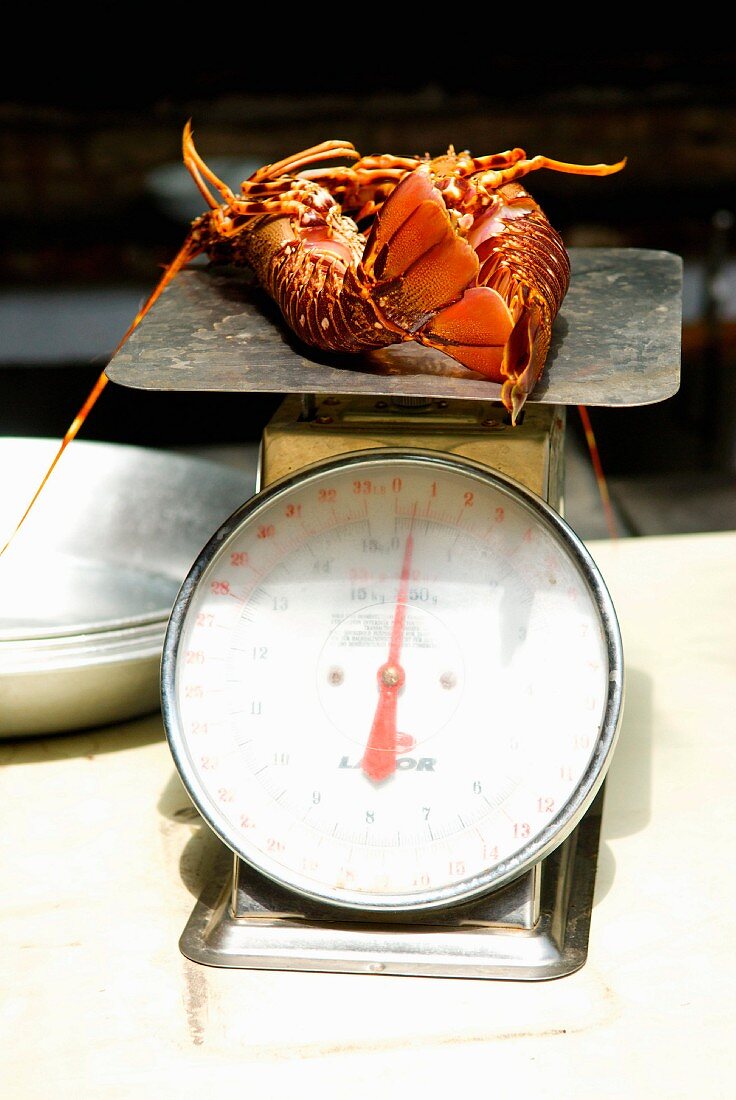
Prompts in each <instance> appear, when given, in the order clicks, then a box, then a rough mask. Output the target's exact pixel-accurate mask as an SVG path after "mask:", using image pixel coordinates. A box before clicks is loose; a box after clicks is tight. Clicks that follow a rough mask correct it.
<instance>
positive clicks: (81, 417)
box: [0, 241, 202, 557]
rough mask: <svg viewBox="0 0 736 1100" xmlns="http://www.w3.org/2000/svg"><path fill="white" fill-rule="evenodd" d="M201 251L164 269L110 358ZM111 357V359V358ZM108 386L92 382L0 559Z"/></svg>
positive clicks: (190, 249) (188, 247)
mask: <svg viewBox="0 0 736 1100" xmlns="http://www.w3.org/2000/svg"><path fill="white" fill-rule="evenodd" d="M201 251H202V248H201V246H199V245H197V246H196V247H195V245H194V244H193V243H192V242H191V241H187V242H186V244H185V245H184V247H183V248H182V249H181V250H180V252H179V253H178V254H177V255H176V256H175V257H174V259H173V260H172V261H171V263H170V264H169V265H168V266H167V267H166V269H165V271H164V273H163V275H162V276H161V278H160V279H159V281H158V283H157V285H156V287H155V288H154V290H153V291H152V292H151V294H150V295H149V297H148V298H147V300H146V302H145V303H144V305H143V306H141V308H140V309H139V310H138V312H137V313H136V315H135V317H134V318H133V320H132V322H131V324H130V325H129V326H128V328H127V330H126V332H125V334H124V335H123V337H122V339H121V340H120V342H119V343H118V344H117V346H116V348H115V350H114V351H113V353H112V356H114V355H117V353H118V352H119V351H120V349H121V347H122V346H123V344H124V343H125V342H126V340H127V339H128V338H129V336H130V334H131V333H132V332H133V331H134V330H135V329H136V328H137V327H138V325H139V324H140V323H141V321H142V320H143V318H144V317H145V316H146V314H147V313H148V311H149V309H150V308H151V306H152V305H153V304H154V302H155V301H156V299H157V298H158V297H159V295H160V294H161V293H162V291H163V290H165V289H166V287H167V286H168V285H169V283H170V282H171V280H172V279H173V278H174V276H175V275H176V273H177V272H178V271H180V270H181V268H182V267H184V266H185V264H187V263H189V261H190V260H192V259H194V257H195V256H196V255H198V254H199V253H200V252H201ZM112 356H111V357H110V358H112ZM107 383H108V377H107V375H106V374H105V371H103V372H102V374H101V375H100V377H99V378H98V379H97V381H96V382H95V384H94V386H93V387H92V389H91V390H90V392H89V394H88V395H87V398H86V400H85V402H84V404H83V405H82V407H81V409H80V410H79V412H78V413H77V415H76V416H75V417H74V419H73V420H72V422H71V424H70V425H69V427H68V428H67V430H66V434H65V436H64V438H63V439H62V441H61V444H60V445H59V449H58V451H57V452H56V454H55V455H54V458H53V460H52V462H51V465H50V466H49V468H48V470H47V471H46V473H45V475H44V478H43V481H42V482H41V484H40V485H39V486H38V488H37V489H36V492H35V493H34V494H33V496H32V498H31V501H30V503H29V504H28V507H27V508H26V510H25V512H24V513H23V515H22V516H21V517H20V519H19V520H18V523H17V525H16V527H15V530H14V531H13V533H12V534H11V536H10V538H9V539H8V541H7V542H6V543H5V544H4V546H2V547H1V548H0V557H2V556H3V554H4V553H5V551H6V550H7V549H8V547H9V546H10V544H11V542H12V541H13V539H14V538H15V536H16V535H17V534H18V532H19V531H20V529H21V527H22V526H23V524H24V523H25V521H26V519H27V518H28V516H29V514H30V512H31V509H32V508H33V506H34V505H35V503H36V501H37V500H38V498H39V496H40V495H41V493H42V491H43V489H44V486H45V485H46V482H47V481H48V480H49V478H50V477H51V475H52V473H53V472H54V469H55V468H56V464H57V462H58V461H59V459H60V458H61V456H62V455H63V453H64V451H65V450H66V448H67V447H68V446H69V444H70V443H71V441H72V440H73V439H74V438H75V437H76V435H77V432H78V431H79V429H80V428H81V427H82V425H83V424H84V422H85V420H86V419H87V417H88V416H89V414H90V412H91V411H92V409H93V407H94V406H95V405H96V403H97V399H98V397H99V396H100V394H101V393H102V391H103V390H104V388H105V386H106V385H107Z"/></svg>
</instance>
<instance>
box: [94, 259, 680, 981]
mask: <svg viewBox="0 0 736 1100" xmlns="http://www.w3.org/2000/svg"><path fill="white" fill-rule="evenodd" d="M570 259H571V264H572V281H571V286H570V290H569V292H568V294H567V297H566V298H565V301H564V303H563V306H562V309H561V310H560V313H559V315H558V317H557V318H556V321H555V325H554V330H553V338H552V345H551V350H550V354H549V357H548V360H547V365H546V367H545V370H544V373H543V374H542V376H541V378H540V380H539V382H538V384H537V386H536V388H535V390H534V392H533V393H532V395H531V396H530V398H529V400H528V403H527V406H526V407H525V419H524V423H523V425H521V426H520V427H517V428H511V427H510V425H509V424H508V422H507V417H505V413H504V410H503V408H502V407H501V406H500V404H499V403H500V392H501V388H500V386H499V385H497V384H495V383H492V382H489V381H488V380H485V379H482V378H480V377H479V376H478V375H477V374H475V373H474V372H472V371H469V370H466V369H465V368H463V367H462V366H460V365H459V364H457V363H455V362H454V361H453V360H451V359H449V358H448V357H447V356H445V355H442V354H441V353H439V352H435V351H432V350H431V349H427V348H424V347H421V346H420V345H418V344H414V343H409V344H404V345H396V346H393V347H389V348H386V349H384V350H382V351H380V352H374V353H371V354H367V355H362V356H337V355H326V354H322V353H319V352H316V351H314V349H310V348H307V347H305V346H304V345H302V344H301V343H300V342H299V341H298V340H297V339H296V338H295V337H294V336H293V334H292V333H291V332H290V330H289V329H288V328H287V326H286V325H285V324H284V323H283V322H282V320H281V317H280V314H279V312H278V310H277V308H276V307H275V305H274V303H273V302H272V301H271V300H270V299H269V298H268V297H267V295H265V294H264V293H263V292H262V291H261V290H260V289H259V288H258V287H257V286H255V285H253V283H252V281H251V280H250V279H249V277H248V275H247V274H246V273H244V272H242V271H233V270H232V269H222V268H219V269H216V268H210V267H206V266H192V267H190V268H188V269H186V270H184V271H183V272H181V273H180V274H179V275H178V276H177V277H176V279H174V281H173V282H172V283H171V285H170V286H169V287H168V288H167V289H166V290H165V291H164V293H163V294H162V296H161V298H160V299H159V300H158V302H157V303H156V304H155V306H154V307H153V308H152V309H151V311H150V313H149V314H147V316H146V317H145V319H144V320H143V321H142V323H141V324H140V325H139V326H138V328H137V329H136V330H135V331H134V333H133V335H132V336H131V337H130V339H129V340H128V341H127V343H126V344H125V345H124V347H123V348H122V349H121V350H120V351H119V352H118V353H117V354H116V355H115V357H114V358H113V359H112V361H111V363H110V364H109V366H108V368H107V374H108V376H109V377H110V379H111V380H112V381H114V382H116V383H120V384H122V385H125V386H130V387H133V388H138V389H154V390H161V391H168V390H184V391H223V392H249V391H250V392H268V393H282V394H286V395H289V396H287V398H286V401H285V402H284V404H283V406H282V408H281V410H280V412H279V413H277V414H276V416H275V417H274V420H273V421H272V423H271V424H270V425H269V426H268V428H267V429H266V431H265V432H264V439H263V446H262V449H261V452H262V453H261V471H260V484H261V485H262V486H264V485H269V484H270V483H272V482H275V481H278V480H279V478H281V477H282V476H285V475H291V474H293V473H294V471H298V470H299V469H300V468H301V467H304V466H306V465H308V464H310V463H313V462H321V461H324V460H329V459H330V458H332V457H334V456H335V455H337V456H340V455H344V454H345V453H346V452H350V451H355V450H361V449H363V448H367V447H396V446H408V447H412V446H413V447H420V448H427V447H429V448H434V449H435V450H436V451H438V452H439V453H441V454H455V455H458V456H460V457H461V458H464V459H466V460H470V461H471V462H477V463H479V464H481V465H483V466H485V467H490V468H492V469H494V470H498V471H499V472H500V473H501V474H507V475H510V476H511V477H513V478H515V479H516V481H518V482H521V483H522V484H523V485H525V486H526V487H527V488H528V489H531V490H532V491H533V492H534V493H536V494H537V495H538V496H539V497H541V498H542V499H543V500H544V501H546V502H547V504H549V505H550V506H551V507H552V508H553V509H555V510H557V511H560V512H561V511H562V491H561V485H562V461H561V455H562V440H563V435H564V419H565V416H564V406H567V405H578V404H582V405H591V406H617V405H618V406H635V405H646V404H651V403H654V402H658V401H662V400H665V399H666V398H668V397H671V396H672V395H673V394H674V393H676V392H677V389H678V387H679V380H680V341H681V299H682V262H681V260H680V258H679V257H678V256H676V255H674V254H672V253H668V252H662V251H650V250H643V249H571V250H570ZM297 395H301V401H300V400H299V398H298V396H297ZM335 395H340V396H339V397H337V396H335ZM395 399H396V400H395ZM407 399H409V400H407ZM412 399H413V400H412ZM489 429H502V430H499V431H490V430H489ZM602 804H603V787H601V789H600V791H599V793H598V795H597V796H596V798H595V801H594V802H593V803H592V805H590V807H589V808H588V810H587V812H586V813H585V815H584V816H583V818H582V820H581V821H580V822H579V823H578V824H577V825H576V827H575V829H574V831H573V832H572V834H570V835H569V836H568V837H567V838H566V839H565V840H564V841H563V842H562V843H561V844H560V845H559V846H558V848H557V849H555V850H554V851H552V852H551V854H549V855H547V856H545V858H544V859H543V860H542V861H541V862H540V863H539V864H537V865H535V866H534V867H533V868H532V869H531V870H530V871H528V872H526V873H525V874H524V875H523V876H521V877H519V878H517V879H516V880H515V881H512V882H510V883H508V884H507V885H505V886H503V887H501V888H500V889H498V890H496V891H494V892H492V893H490V894H487V895H486V896H484V897H482V898H480V899H478V900H476V901H473V902H472V903H470V904H468V905H462V906H459V907H458V906H454V907H452V908H451V909H448V910H447V911H446V913H443V914H440V915H439V917H438V915H437V913H434V914H431V915H427V916H426V917H422V918H421V919H416V916H415V918H414V919H413V920H406V919H402V918H401V917H399V918H398V919H393V918H392V919H389V920H385V919H384V920H382V921H380V922H379V921H373V920H365V919H364V920H360V919H357V918H356V916H355V914H351V913H349V912H348V913H346V912H341V911H340V910H335V909H332V910H331V911H330V910H329V909H328V910H327V911H325V908H324V906H323V907H322V908H321V909H320V908H319V907H317V908H315V905H314V903H310V902H309V900H308V899H305V898H299V897H297V896H296V895H294V894H292V893H290V892H289V891H287V890H284V889H283V888H282V887H280V886H278V885H276V884H274V883H273V882H271V881H269V880H267V879H264V877H263V876H262V875H260V874H259V873H258V872H256V871H254V870H253V869H252V868H250V867H249V866H248V864H246V863H245V862H243V861H242V860H241V859H240V858H239V857H238V856H237V855H236V856H235V858H234V864H233V857H232V856H229V857H228V852H227V849H226V848H225V847H224V846H223V849H222V858H220V859H219V860H218V861H216V865H213V868H212V879H211V881H210V883H209V884H208V886H207V888H206V889H205V891H204V893H203V895H202V897H201V898H200V900H199V902H198V903H197V905H196V907H195V909H194V911H193V913H192V916H191V918H190V920H189V922H188V924H187V927H186V929H185V930H184V933H183V935H182V938H181V941H180V947H181V950H182V952H183V953H184V954H185V955H186V956H187V957H188V958H190V959H192V960H194V961H196V962H200V963H205V964H208V965H212V966H223V967H235V968H238V967H243V968H263V969H273V968H279V969H301V970H324V971H349V972H354V973H365V974H369V973H373V974H376V973H384V974H422V975H428V976H454V977H460V976H463V977H480V978H505V979H523V980H539V979H547V978H555V977H560V976H562V975H564V974H569V973H572V972H573V971H575V970H577V969H578V968H579V967H580V966H582V965H583V963H584V962H585V959H586V956H587V945H588V934H589V927H590V920H591V913H592V907H593V893H594V885H595V871H596V863H597V854H598V845H599V831H600V823H601V812H602Z"/></svg>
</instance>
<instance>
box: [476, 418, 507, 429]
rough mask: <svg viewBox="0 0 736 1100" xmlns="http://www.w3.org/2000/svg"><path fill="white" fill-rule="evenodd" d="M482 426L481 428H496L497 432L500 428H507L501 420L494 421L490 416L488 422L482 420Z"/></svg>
mask: <svg viewBox="0 0 736 1100" xmlns="http://www.w3.org/2000/svg"><path fill="white" fill-rule="evenodd" d="M480 426H481V428H495V429H496V430H497V431H498V429H499V428H505V427H506V425H505V424H503V423H502V422H501V421H500V420H494V419H493V417H490V416H489V418H488V419H487V420H482V421H481V424H480Z"/></svg>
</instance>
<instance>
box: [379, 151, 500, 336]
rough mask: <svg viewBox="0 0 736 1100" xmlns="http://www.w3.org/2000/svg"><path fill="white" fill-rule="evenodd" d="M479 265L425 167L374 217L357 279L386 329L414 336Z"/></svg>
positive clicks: (407, 179) (473, 275) (469, 280)
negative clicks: (362, 285)
mask: <svg viewBox="0 0 736 1100" xmlns="http://www.w3.org/2000/svg"><path fill="white" fill-rule="evenodd" d="M478 267H479V265H478V257H477V256H476V254H475V252H474V251H473V249H472V248H471V247H470V245H469V244H468V242H467V241H465V240H464V239H463V238H462V237H460V236H459V235H458V234H457V232H456V230H455V227H454V224H453V222H452V219H451V217H450V215H449V213H448V211H447V208H446V206H445V203H444V200H443V198H442V195H441V194H440V192H439V191H438V190H437V188H436V187H435V186H434V185H433V183H432V180H431V177H430V175H429V172H428V170H427V169H426V168H424V167H421V168H418V169H417V170H416V171H415V172H412V173H411V174H410V175H408V176H406V177H405V179H404V180H402V182H401V183H400V184H399V186H398V187H397V188H396V189H395V191H394V192H393V193H392V194H391V195H390V196H389V198H388V199H387V200H386V202H385V203H384V205H383V207H382V208H381V210H380V211H379V213H378V214H377V215H376V219H375V221H374V223H373V227H372V229H371V233H370V236H369V237H368V241H367V243H366V248H365V252H364V255H363V261H362V263H361V265H360V268H359V272H358V277H359V279H361V281H362V282H363V284H364V287H365V288H366V290H367V292H368V293H369V295H370V298H371V300H372V302H373V304H374V307H375V308H376V312H377V314H378V315H379V317H380V318H381V320H382V321H383V322H384V323H386V324H387V327H391V328H393V329H394V330H395V331H396V332H397V333H399V334H401V336H403V337H404V338H411V337H413V336H414V334H415V333H416V332H417V331H418V330H419V329H420V328H421V327H422V326H423V325H424V324H426V323H427V321H429V320H430V319H431V318H432V317H433V316H434V314H436V313H437V312H438V310H441V309H442V308H443V307H445V306H447V305H449V304H450V303H452V302H455V301H457V300H458V299H459V298H460V297H461V296H462V294H463V292H464V290H465V288H466V287H467V286H469V285H470V284H471V283H473V282H475V279H476V277H477V274H478ZM401 336H400V338H401Z"/></svg>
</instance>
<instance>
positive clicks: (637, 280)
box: [107, 248, 682, 405]
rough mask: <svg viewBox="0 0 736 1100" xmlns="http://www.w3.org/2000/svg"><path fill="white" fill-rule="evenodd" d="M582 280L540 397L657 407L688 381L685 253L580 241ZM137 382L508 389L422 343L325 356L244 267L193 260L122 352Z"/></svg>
mask: <svg viewBox="0 0 736 1100" xmlns="http://www.w3.org/2000/svg"><path fill="white" fill-rule="evenodd" d="M570 260H571V264H572V280H571V284H570V289H569V291H568V294H567V297H566V298H565V300H564V302H563V304H562V309H561V310H560V312H559V314H558V316H557V318H556V320H555V324H554V330H553V337H552V346H551V349H550V354H549V357H548V359H547V365H546V367H545V370H544V372H543V374H542V377H541V378H540V380H539V382H538V383H537V386H536V388H535V390H534V393H533V394H532V396H531V400H532V401H536V402H543V403H545V404H555V405H557V404H559V405H575V404H585V405H647V404H650V403H653V402H655V401H662V400H664V399H665V398H667V397H671V396H672V394H673V393H676V392H677V389H678V387H679V381H680V334H681V323H682V318H681V308H682V307H681V301H682V261H681V259H680V258H679V256H676V255H674V254H673V253H671V252H661V251H653V250H649V249H638V248H573V249H570ZM107 374H108V375H109V377H110V378H111V379H112V380H113V381H114V382H119V383H121V384H122V385H125V386H132V387H134V388H139V389H157V390H215V391H240V390H245V391H256V392H268V393H304V392H307V393H315V394H319V393H344V394H352V393H363V394H381V395H384V396H392V395H397V396H398V395H401V396H424V397H434V398H447V399H450V398H470V399H479V400H485V401H488V400H491V401H492V400H497V399H500V393H501V387H500V386H499V385H497V384H496V383H494V382H489V381H487V380H486V379H483V378H481V377H480V376H479V375H477V374H475V373H474V372H473V371H469V370H466V369H465V368H464V367H462V366H461V365H460V364H459V363H456V362H455V361H454V360H452V359H450V358H449V357H448V356H446V355H443V354H442V353H441V352H436V351H433V350H432V349H430V348H424V347H422V346H421V345H419V344H416V343H413V342H412V343H407V344H403V345H398V344H397V345H394V346H392V347H389V348H385V349H384V350H382V351H380V352H374V353H372V354H369V355H343V356H338V355H327V354H322V353H320V352H318V351H315V350H314V349H312V348H308V347H306V346H305V345H304V344H302V343H301V342H299V341H298V340H297V339H296V337H295V336H294V335H293V334H292V333H291V331H290V330H289V329H288V327H287V326H286V324H285V323H284V322H283V321H282V319H281V315H280V313H279V311H278V309H277V307H276V306H275V304H274V303H273V302H272V301H271V299H270V298H269V297H268V296H267V295H266V294H265V293H264V292H263V291H261V290H260V289H258V288H257V287H255V286H254V285H253V283H252V280H251V279H250V277H249V276H248V274H247V273H245V272H244V271H242V270H234V269H217V268H209V267H190V268H188V269H187V270H185V271H183V272H180V274H179V275H177V277H176V278H175V279H174V280H173V282H172V283H171V285H170V286H169V287H168V288H167V289H166V290H165V291H164V293H163V294H162V296H161V298H160V299H159V301H158V302H157V303H156V305H155V306H154V307H153V308H152V310H151V312H150V313H149V314H148V316H147V317H146V318H145V319H144V320H143V321H142V323H141V324H140V325H139V327H138V328H137V329H136V331H135V332H134V333H133V335H132V336H131V337H130V339H129V340H128V342H127V344H126V345H125V346H124V347H123V348H122V349H121V350H120V351H119V352H118V353H117V355H116V356H115V357H114V358H113V359H112V361H111V363H110V365H109V367H108V369H107Z"/></svg>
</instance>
